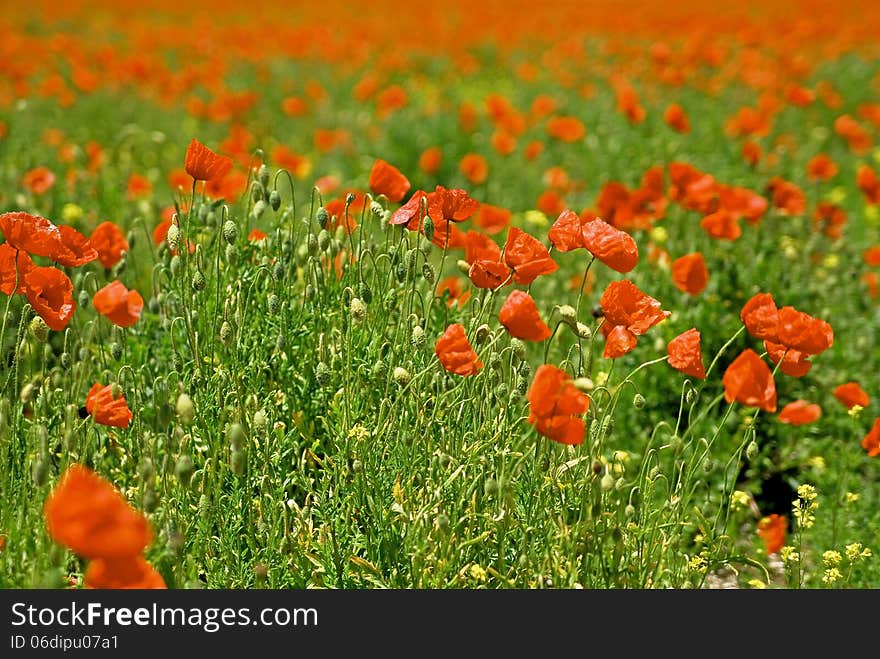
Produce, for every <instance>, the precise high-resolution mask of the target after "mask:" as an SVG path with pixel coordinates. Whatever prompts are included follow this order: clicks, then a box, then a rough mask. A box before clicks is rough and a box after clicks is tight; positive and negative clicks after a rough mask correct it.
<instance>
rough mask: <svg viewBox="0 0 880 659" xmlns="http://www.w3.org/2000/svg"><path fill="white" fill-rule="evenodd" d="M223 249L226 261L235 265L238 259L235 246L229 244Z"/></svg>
mask: <svg viewBox="0 0 880 659" xmlns="http://www.w3.org/2000/svg"><path fill="white" fill-rule="evenodd" d="M223 251H224V255H225V256H226V262H227V263H228V264H229V265H235V263H236V262H237V261H238V252H237V251H235V247H233V246H232V245H227V246H226V249H225V250H223Z"/></svg>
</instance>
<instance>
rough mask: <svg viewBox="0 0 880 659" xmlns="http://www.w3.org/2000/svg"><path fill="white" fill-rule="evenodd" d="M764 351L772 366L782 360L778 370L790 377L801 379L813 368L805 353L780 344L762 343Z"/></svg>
mask: <svg viewBox="0 0 880 659" xmlns="http://www.w3.org/2000/svg"><path fill="white" fill-rule="evenodd" d="M764 349H765V350H767V356H768V357H770V361H771V362H773V363H774V364H778V363H779V360H780V359H781V360H782V365H781V366H780V367H779V370H780V371H782V372H783V373H785V374H786V375H788V376H790V377H793V378H802V377H804V376H805V375H806V374H807V373H809V372H810V369H811V368H812V367H813V364H812V362H810V360H809V355H808V354H807V353H805V352H801V351H800V350H795V349H793V348H789V347H788V346H785V345H782V344H781V343H774V342H772V341H764Z"/></svg>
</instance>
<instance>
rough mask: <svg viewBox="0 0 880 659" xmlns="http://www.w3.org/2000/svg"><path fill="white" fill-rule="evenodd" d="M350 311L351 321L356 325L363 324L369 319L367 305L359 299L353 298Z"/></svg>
mask: <svg viewBox="0 0 880 659" xmlns="http://www.w3.org/2000/svg"><path fill="white" fill-rule="evenodd" d="M348 309H349V313H350V314H351V319H352V320H353V321H354V322H356V323H360V322H363V321H364V319H365V318H366V317H367V305H365V304H364V302H363V300H361V299H360V298H359V297H353V298H351V303H350V304H349V307H348Z"/></svg>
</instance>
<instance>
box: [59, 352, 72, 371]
mask: <svg viewBox="0 0 880 659" xmlns="http://www.w3.org/2000/svg"><path fill="white" fill-rule="evenodd" d="M60 361H61V368H63V369H64V370H65V371H66V370H68V369H69V368H70V353H69V352H62V353H61V360H60Z"/></svg>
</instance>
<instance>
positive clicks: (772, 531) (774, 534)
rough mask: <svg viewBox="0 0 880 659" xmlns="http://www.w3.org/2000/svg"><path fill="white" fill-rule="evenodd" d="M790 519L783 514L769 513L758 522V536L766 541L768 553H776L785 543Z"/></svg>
mask: <svg viewBox="0 0 880 659" xmlns="http://www.w3.org/2000/svg"><path fill="white" fill-rule="evenodd" d="M787 530H788V519H787V518H786V517H785V516H783V515H777V514H776V513H773V514H772V515H767V516H766V517H762V518H761V520H760V521H759V522H758V536H759V537H760V538H761V539H762V540H763V541H764V548H765V549H766V551H767V555H768V556H769V555H770V554H775V553H776V552H778V551H779V550H780V549H782V547H783V546H784V545H785V533H786V531H787Z"/></svg>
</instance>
